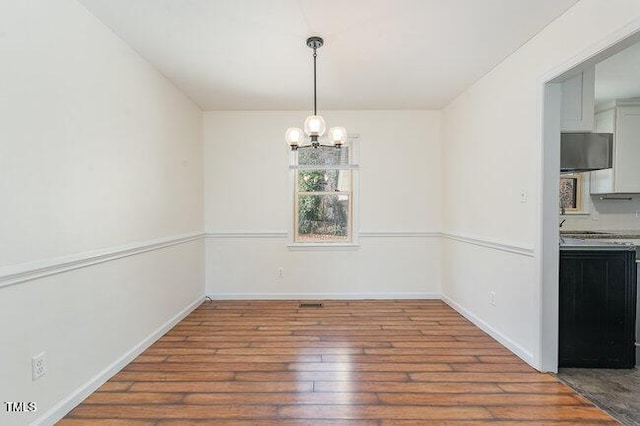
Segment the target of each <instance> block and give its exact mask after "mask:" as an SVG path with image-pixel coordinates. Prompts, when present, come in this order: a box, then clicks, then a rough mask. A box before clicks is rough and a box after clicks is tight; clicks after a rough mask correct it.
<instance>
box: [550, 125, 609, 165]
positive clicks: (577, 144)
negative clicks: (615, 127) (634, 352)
mask: <svg viewBox="0 0 640 426" xmlns="http://www.w3.org/2000/svg"><path fill="white" fill-rule="evenodd" d="M612 158H613V134H612V133H562V134H561V136H560V172H561V173H578V172H590V171H592V170H600V169H609V168H611V167H613V165H612V161H613V160H612Z"/></svg>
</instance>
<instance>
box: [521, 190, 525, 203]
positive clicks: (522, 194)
mask: <svg viewBox="0 0 640 426" xmlns="http://www.w3.org/2000/svg"><path fill="white" fill-rule="evenodd" d="M520 202H521V203H526V202H527V191H525V190H524V189H521V190H520Z"/></svg>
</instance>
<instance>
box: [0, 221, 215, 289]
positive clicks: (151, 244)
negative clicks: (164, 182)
mask: <svg viewBox="0 0 640 426" xmlns="http://www.w3.org/2000/svg"><path fill="white" fill-rule="evenodd" d="M203 236H204V234H203V233H202V232H193V233H189V234H181V235H176V236H172V237H166V238H159V239H157V240H151V241H145V242H141V243H134V244H128V245H125V246H120V247H115V248H109V249H104V250H98V251H92V252H86V253H79V254H75V255H72V256H66V257H60V258H55V259H46V260H41V261H36V262H29V263H24V264H21V265H15V266H9V267H4V268H0V288H2V287H8V286H11V285H15V284H20V283H23V282H26V281H32V280H36V279H40V278H44V277H48V276H51V275H57V274H61V273H63V272H68V271H73V270H75V269H80V268H86V267H88V266H92V265H97V264H99V263H105V262H110V261H113V260H117V259H122V258H124V257H129V256H135V255H138V254H141V253H146V252H150V251H154V250H160V249H163V248H166V247H171V246H175V245H178V244H184V243H188V242H190V241H195V240H198V239H201V238H203Z"/></svg>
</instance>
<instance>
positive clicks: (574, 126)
mask: <svg viewBox="0 0 640 426" xmlns="http://www.w3.org/2000/svg"><path fill="white" fill-rule="evenodd" d="M595 76H596V71H595V67H591V68H589V69H587V70H584V71H582V72H581V73H579V74H576V75H575V76H573V77H571V78H569V79H567V80H565V81H564V82H563V83H562V109H561V117H562V123H561V127H562V131H563V132H592V131H593V119H594V111H595V110H594V92H595Z"/></svg>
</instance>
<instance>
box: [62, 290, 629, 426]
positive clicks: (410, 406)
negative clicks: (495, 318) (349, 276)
mask: <svg viewBox="0 0 640 426" xmlns="http://www.w3.org/2000/svg"><path fill="white" fill-rule="evenodd" d="M491 422H499V424H501V425H516V424H522V423H526V422H531V423H532V424H556V423H574V424H580V425H585V424H617V422H616V421H615V420H613V419H612V418H611V417H609V416H608V415H607V414H605V413H604V412H603V411H601V410H600V409H598V408H596V407H595V406H593V405H592V404H591V403H589V402H588V401H586V400H585V399H583V398H582V397H580V396H579V395H577V394H575V393H574V392H573V391H572V390H571V389H570V388H568V387H567V386H565V385H564V384H562V383H560V382H559V381H558V380H557V379H556V378H555V377H554V376H552V375H548V374H540V373H538V372H536V371H535V370H534V369H532V368H531V367H529V366H528V365H526V364H525V363H524V362H523V361H521V360H520V359H519V358H517V357H516V356H514V355H512V354H511V353H510V352H509V351H508V350H506V349H505V348H504V347H502V346H501V345H500V344H498V343H497V342H496V341H495V340H493V339H492V338H490V337H489V336H487V335H486V334H485V333H483V332H482V331H481V330H479V329H478V328H477V327H475V326H474V325H472V324H471V323H470V322H468V321H467V320H466V319H464V318H463V317H462V316H460V315H459V314H458V313H456V312H455V311H454V310H453V309H451V308H450V307H448V306H447V305H445V304H444V303H442V302H441V301H436V300H418V301H406V300H403V301H325V302H324V307H323V308H303V309H300V308H299V307H298V302H297V301H216V302H213V303H204V304H203V305H202V306H200V307H199V308H198V309H197V310H195V311H194V312H193V313H192V314H191V315H189V316H188V317H187V318H185V319H184V320H183V321H182V322H180V323H179V324H178V325H177V326H176V327H174V328H173V329H172V330H171V331H170V332H168V333H167V334H166V335H165V336H163V337H162V338H161V339H160V340H158V341H157V342H156V343H155V344H153V345H152V346H151V347H150V348H149V349H147V350H146V351H145V352H144V353H143V354H142V355H140V356H139V357H138V358H136V359H135V360H134V361H133V362H132V363H131V364H129V365H128V366H127V367H126V368H124V369H123V370H122V371H121V372H120V373H118V374H116V375H115V376H114V377H113V378H112V379H111V380H109V381H108V382H107V383H105V384H104V385H103V386H102V387H101V388H100V389H98V391H96V392H95V393H94V394H92V395H91V396H89V397H88V398H87V399H86V400H85V401H84V402H83V403H82V404H81V405H79V406H78V407H76V408H75V409H74V410H73V411H71V412H70V413H69V414H68V415H67V417H65V418H64V419H63V420H62V421H61V422H60V423H59V425H62V426H73V425H114V426H117V425H132V426H137V425H140V426H142V425H159V426H173V425H193V424H195V425H201V424H228V425H301V424H305V425H327V424H354V425H427V424H429V425H431V424H442V425H445V424H446V425H458V424H460V425H480V424H486V423H491Z"/></svg>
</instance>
